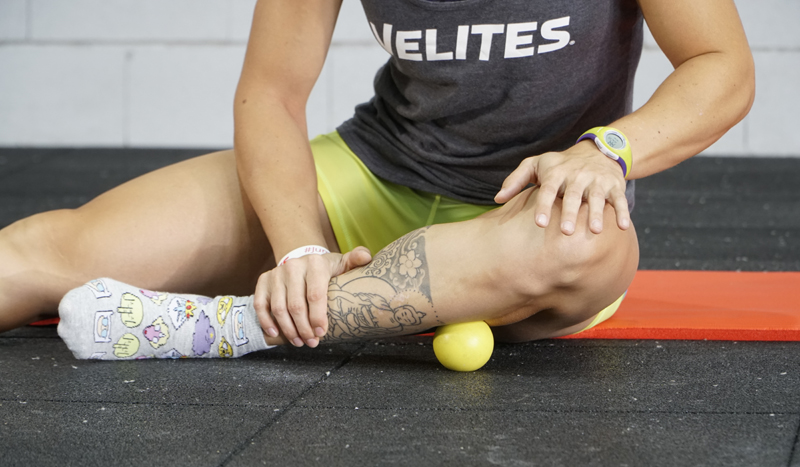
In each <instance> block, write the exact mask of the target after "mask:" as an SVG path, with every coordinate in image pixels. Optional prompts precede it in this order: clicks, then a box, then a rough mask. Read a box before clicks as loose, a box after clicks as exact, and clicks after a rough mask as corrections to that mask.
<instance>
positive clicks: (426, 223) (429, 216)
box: [425, 195, 442, 225]
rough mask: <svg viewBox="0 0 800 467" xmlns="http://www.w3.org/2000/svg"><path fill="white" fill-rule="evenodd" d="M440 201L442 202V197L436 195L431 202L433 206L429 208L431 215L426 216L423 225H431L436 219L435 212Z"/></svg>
mask: <svg viewBox="0 0 800 467" xmlns="http://www.w3.org/2000/svg"><path fill="white" fill-rule="evenodd" d="M440 201H442V195H436V198H435V199H434V200H433V205H432V206H431V213H430V214H428V220H427V222H425V225H432V224H433V219H434V218H435V217H436V210H437V209H438V208H439V202H440Z"/></svg>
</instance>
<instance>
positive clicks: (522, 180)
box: [494, 157, 536, 204]
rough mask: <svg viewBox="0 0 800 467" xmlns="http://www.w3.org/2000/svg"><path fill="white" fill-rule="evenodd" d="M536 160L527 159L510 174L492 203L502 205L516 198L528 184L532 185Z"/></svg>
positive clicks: (533, 158) (532, 158)
mask: <svg viewBox="0 0 800 467" xmlns="http://www.w3.org/2000/svg"><path fill="white" fill-rule="evenodd" d="M535 164H536V158H535V157H529V158H527V159H525V160H523V161H522V163H521V164H520V165H519V166H518V167H517V168H516V169H514V171H513V172H511V173H510V174H509V175H508V177H506V179H505V180H503V186H502V188H500V191H498V192H497V194H496V195H495V197H494V201H495V202H496V203H498V204H503V203H505V202H507V201H508V200H510V199H511V198H513V197H515V196H517V195H518V194H519V193H520V192H521V191H522V190H523V189H524V188H525V187H526V186H528V184H529V183H533V181H534V177H535V175H536V165H535Z"/></svg>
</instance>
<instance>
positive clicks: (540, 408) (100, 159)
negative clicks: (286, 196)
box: [0, 149, 800, 466]
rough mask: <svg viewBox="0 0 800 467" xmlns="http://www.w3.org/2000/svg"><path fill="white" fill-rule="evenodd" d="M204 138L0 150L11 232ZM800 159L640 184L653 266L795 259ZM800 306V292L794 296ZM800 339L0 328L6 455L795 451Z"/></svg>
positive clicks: (438, 456)
mask: <svg viewBox="0 0 800 467" xmlns="http://www.w3.org/2000/svg"><path fill="white" fill-rule="evenodd" d="M202 152H203V151H180V150H119V149H113V150H103V149H89V150H77V149H44V150H37V149H0V227H4V226H6V225H8V224H10V223H12V222H13V221H15V220H16V219H20V218H22V217H25V216H28V215H31V214H34V213H36V212H40V211H43V210H48V209H57V208H64V207H76V206H79V205H80V204H82V203H85V202H86V201H89V200H90V199H91V198H92V197H93V196H96V195H97V194H99V193H101V192H102V191H104V190H107V189H109V188H112V187H114V186H116V185H118V184H120V183H122V182H124V181H125V180H128V179H130V178H132V177H134V176H136V175H139V174H141V173H144V172H147V171H150V170H153V169H156V168H158V167H160V166H163V165H165V164H167V163H171V162H175V161H178V160H181V159H184V158H187V157H190V156H192V155H196V154H200V153H202ZM798 186H800V159H777V158H775V159H735V158H695V159H693V160H690V161H687V162H685V163H684V164H681V165H680V166H678V167H676V168H673V169H671V170H669V171H667V172H664V173H662V174H658V175H655V176H653V177H649V178H647V179H644V180H641V181H639V182H638V186H637V201H636V210H635V212H634V223H635V225H636V226H637V231H638V233H639V240H640V246H641V263H640V269H702V270H750V271H761V270H764V271H798V270H800V189H798ZM798 307H800V304H798ZM799 434H800V343H797V342H783V343H781V342H730V341H727V342H722V341H718V342H714V341H630V340H629V341H622V340H620V341H615V340H570V341H563V340H550V341H541V342H535V343H529V344H523V345H502V344H498V345H497V346H496V349H495V353H494V356H493V357H492V360H491V361H490V362H489V363H488V364H487V365H486V366H485V367H484V368H483V369H482V370H480V371H478V372H475V373H454V372H451V371H448V370H445V369H444V368H442V367H441V366H439V364H438V363H437V362H436V358H435V357H434V355H433V350H432V347H431V341H430V340H429V339H427V338H419V337H412V338H403V339H395V340H385V341H375V342H367V343H364V344H351V345H336V346H328V347H324V348H320V349H316V350H313V349H294V348H277V349H272V350H268V351H264V352H259V353H256V354H251V355H248V356H246V357H244V358H242V359H238V360H226V361H221V360H183V361H172V360H168V361H164V360H160V361H156V360H153V361H140V362H86V361H78V360H75V359H73V357H72V355H71V354H70V353H69V351H68V350H67V348H66V346H65V345H64V344H63V343H62V342H61V340H60V339H59V338H58V336H57V334H56V330H55V327H45V328H32V327H28V328H24V329H19V330H15V331H11V332H8V333H4V334H0V465H3V466H12V465H20V466H30V465H59V466H63V465H81V466H83V465H103V466H106V465H187V466H216V465H315V464H320V465H378V464H381V465H382V464H399V465H459V466H463V465H508V466H527V465H537V466H538V465H566V466H573V465H630V466H658V465H665V466H672V465H709V466H711V465H720V466H734V465H742V466H753V465H757V466H800V442H798V435H799Z"/></svg>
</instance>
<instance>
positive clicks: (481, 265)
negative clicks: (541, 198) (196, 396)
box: [268, 189, 639, 343]
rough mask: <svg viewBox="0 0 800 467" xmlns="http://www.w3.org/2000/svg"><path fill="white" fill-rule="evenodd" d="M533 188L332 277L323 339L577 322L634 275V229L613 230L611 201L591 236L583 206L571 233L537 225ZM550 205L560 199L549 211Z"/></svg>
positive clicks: (565, 329) (557, 331)
mask: <svg viewBox="0 0 800 467" xmlns="http://www.w3.org/2000/svg"><path fill="white" fill-rule="evenodd" d="M536 195H537V192H536V190H534V189H529V190H527V191H525V192H523V193H522V194H520V195H519V196H517V197H516V198H515V199H514V200H512V201H511V202H510V203H508V204H507V205H505V206H504V207H502V208H501V209H498V210H496V211H492V212H490V213H487V214H485V215H483V216H480V217H479V218H476V219H473V220H470V221H466V222H459V223H453V224H444V225H436V226H432V227H429V228H424V229H420V230H417V231H414V232H411V233H410V234H408V235H406V236H404V237H402V238H400V239H398V240H397V241H395V242H394V243H392V244H391V245H389V246H387V247H386V248H384V249H383V250H381V252H379V253H378V254H377V255H375V258H374V260H373V261H372V262H371V263H370V264H369V265H367V266H365V267H363V268H359V269H355V270H353V271H350V272H348V273H345V274H343V275H341V276H338V277H336V278H334V279H333V280H332V281H331V285H330V287H329V291H328V308H329V323H330V324H329V333H328V336H327V337H326V338H325V341H326V342H334V341H340V340H349V339H363V338H373V337H384V336H391V335H401V334H410V333H416V332H420V331H423V330H425V329H429V328H431V327H434V326H439V325H442V324H451V323H458V322H466V321H477V320H485V321H487V322H488V323H489V324H490V325H491V326H494V327H495V332H496V335H497V336H498V338H500V339H504V340H511V341H522V340H532V339H541V338H546V337H553V336H558V335H564V334H568V333H570V332H576V331H578V330H580V329H581V327H582V326H585V325H586V324H588V321H589V320H590V319H592V317H593V316H594V315H595V314H597V313H598V312H599V311H600V310H602V309H603V308H604V307H605V306H607V305H609V304H610V303H612V302H613V301H614V300H616V299H617V298H618V297H619V296H620V295H621V294H622V293H623V292H624V291H625V289H626V288H627V287H628V285H629V284H630V282H631V281H632V280H633V276H634V274H635V272H636V267H637V265H638V258H639V253H638V243H637V240H636V234H635V231H634V230H633V229H630V230H628V231H621V230H619V229H617V228H616V223H615V221H614V213H613V210H612V209H611V208H610V207H607V208H606V212H605V225H606V226H610V227H607V228H606V230H605V231H604V232H603V233H602V234H600V235H596V234H593V233H591V232H590V231H589V230H588V228H587V227H586V225H587V223H588V209H587V208H586V206H584V207H583V208H582V209H581V212H580V215H579V218H578V228H577V229H576V232H575V233H574V234H573V235H572V236H565V235H563V234H562V233H561V231H560V228H559V226H558V223H557V222H553V223H551V224H550V226H549V227H547V228H546V229H542V228H540V227H538V226H536V224H535V223H534V220H533V206H534V200H535V197H536ZM559 211H560V203H559V204H558V205H557V206H556V207H555V210H554V216H555V215H558V212H559ZM556 218H557V217H556ZM268 342H269V343H280V340H279V339H274V340H271V339H268Z"/></svg>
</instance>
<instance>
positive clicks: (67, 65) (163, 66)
mask: <svg viewBox="0 0 800 467" xmlns="http://www.w3.org/2000/svg"><path fill="white" fill-rule="evenodd" d="M254 4H255V0H0V146H136V147H154V146H158V147H230V146H231V144H232V134H233V121H232V116H231V106H232V99H233V93H234V88H235V86H236V80H237V78H238V74H239V71H240V68H241V63H242V58H243V56H244V49H245V45H246V41H247V34H248V30H249V27H250V17H251V14H252V10H253V5H254ZM736 4H737V6H738V7H739V11H740V13H741V15H742V20H743V22H744V24H745V29H746V31H747V34H748V38H749V39H750V43H751V46H752V48H753V53H754V55H755V60H756V67H757V82H758V85H757V86H758V88H757V97H756V103H755V105H754V107H753V110H752V111H751V113H750V115H749V116H748V117H747V118H746V119H745V120H744V121H743V122H742V123H741V124H739V125H737V126H736V127H735V128H734V129H733V130H731V131H730V132H729V133H728V134H727V135H726V136H725V137H723V138H722V140H720V141H719V142H718V143H717V144H715V145H714V146H713V147H711V148H710V149H709V150H708V151H706V153H708V154H724V155H743V156H770V155H793V156H800V131H796V130H795V129H796V128H798V124H800V118H798V117H797V113H796V111H795V109H800V91H798V85H800V28H799V27H798V26H797V24H798V23H799V22H800V1H798V0H737V2H736ZM387 57H388V56H387V54H386V52H384V51H383V49H381V48H380V47H379V46H378V45H377V44H376V43H375V40H374V39H373V37H372V34H371V32H370V31H369V28H368V26H367V24H366V21H365V20H364V14H363V12H362V10H361V7H360V3H359V1H358V0H344V5H343V7H342V12H341V15H340V19H339V24H338V26H337V29H336V32H335V34H334V40H333V45H332V47H331V51H330V54H329V56H328V60H327V62H326V64H325V68H324V69H323V72H322V75H321V76H320V79H319V81H318V83H317V86H316V87H315V89H314V92H313V94H312V96H311V100H310V102H309V106H308V114H309V118H308V120H309V133H310V134H311V135H315V134H318V133H322V132H327V131H330V130H332V129H333V128H335V127H336V126H337V125H338V124H339V123H340V122H341V121H342V120H344V119H346V118H348V117H349V116H350V115H351V114H352V109H353V106H354V105H355V104H357V103H359V102H362V101H364V100H366V99H368V98H369V97H370V94H371V91H372V77H373V74H374V72H375V70H376V69H377V67H378V66H380V65H381V64H382V63H383V62H384V61H385V60H386V58H387ZM670 71H671V66H670V65H669V62H668V61H667V60H666V58H665V57H664V56H663V54H662V53H661V51H660V50H659V49H658V47H657V45H656V44H655V42H654V41H653V39H652V37H650V36H649V35H648V38H647V40H646V43H645V51H644V54H643V56H642V64H641V66H640V68H639V73H638V76H637V86H636V91H635V102H636V105H637V106H639V105H641V104H643V103H644V102H645V101H646V100H647V98H648V97H649V96H650V95H651V94H652V92H653V90H654V89H655V88H656V87H657V86H658V84H659V83H660V82H661V80H663V79H664V77H666V75H667V74H669V73H670Z"/></svg>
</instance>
